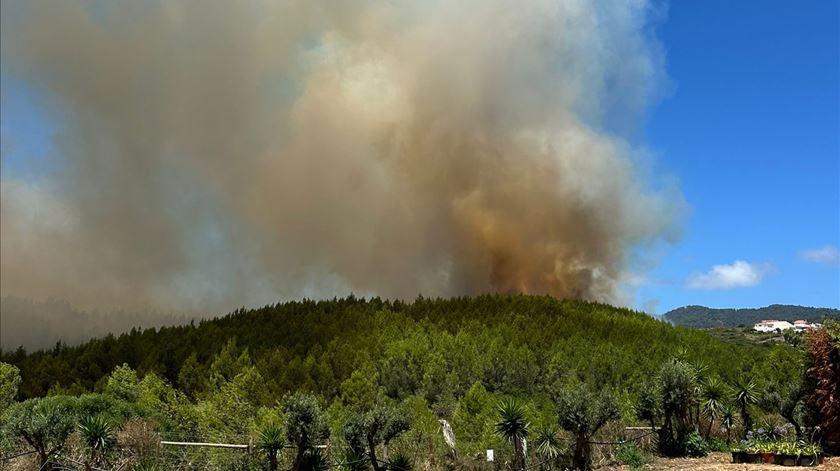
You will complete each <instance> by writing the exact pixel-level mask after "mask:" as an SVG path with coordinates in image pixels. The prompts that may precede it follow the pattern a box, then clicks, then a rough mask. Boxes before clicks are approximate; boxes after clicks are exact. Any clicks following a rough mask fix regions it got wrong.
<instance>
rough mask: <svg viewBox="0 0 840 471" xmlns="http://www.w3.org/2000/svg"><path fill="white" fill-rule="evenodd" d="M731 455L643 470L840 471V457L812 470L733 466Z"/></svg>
mask: <svg viewBox="0 0 840 471" xmlns="http://www.w3.org/2000/svg"><path fill="white" fill-rule="evenodd" d="M731 461H732V455H731V454H729V453H711V454H709V456H707V457H705V458H675V459H668V458H657V459H656V461H654V462H653V463H652V464H649V465H646V466H645V467H644V468H643V469H646V470H651V471H664V470H683V469H684V470H697V471H782V470H785V469H792V470H806V469H814V470H816V471H823V470H825V471H828V470H837V471H840V457H838V458H826V460H825V463H823V464H822V465H820V466H817V467H814V468H800V467H796V468H787V467H784V466H777V465H773V464H733V463H731ZM627 469H629V468H628V467H626V466H607V467H604V468H600V469H599V471H619V470H621V471H624V470H627Z"/></svg>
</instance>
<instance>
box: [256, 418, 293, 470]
mask: <svg viewBox="0 0 840 471" xmlns="http://www.w3.org/2000/svg"><path fill="white" fill-rule="evenodd" d="M284 434H285V430H283V427H281V426H280V425H279V424H277V423H274V422H272V423H269V424H266V425H265V426H263V427H262V428H261V429H260V431H259V437H258V438H259V445H258V446H259V447H260V449H262V450H263V451H265V453H266V455H267V456H268V469H269V470H270V471H277V458H278V455H280V453H281V452H282V451H283V446H284V445H285V444H286V440H285V439H284Z"/></svg>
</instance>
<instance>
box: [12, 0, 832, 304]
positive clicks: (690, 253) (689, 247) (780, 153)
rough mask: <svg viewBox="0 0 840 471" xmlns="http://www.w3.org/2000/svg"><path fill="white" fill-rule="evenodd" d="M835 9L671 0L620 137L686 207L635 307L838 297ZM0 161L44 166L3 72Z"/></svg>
mask: <svg viewBox="0 0 840 471" xmlns="http://www.w3.org/2000/svg"><path fill="white" fill-rule="evenodd" d="M839 21H840V12H838V3H837V2H834V1H817V0H813V1H806V2H793V1H790V0H785V1H781V0H767V1H723V0H711V1H709V0H706V1H675V2H671V3H670V5H668V8H667V15H666V16H665V17H664V18H663V19H662V20H661V21H660V22H658V23H657V25H656V35H657V37H658V38H659V40H660V41H661V43H662V46H663V48H664V52H665V57H666V69H667V75H668V81H667V84H666V85H665V87H666V89H665V91H664V93H663V95H662V97H661V99H660V101H659V102H657V103H656V104H655V105H654V106H653V107H652V108H651V109H650V110H649V113H648V115H647V118H648V120H647V122H646V125H645V127H644V132H642V133H641V134H640V135H638V136H637V137H635V138H634V140H636V139H638V142H634V143H635V144H636V145H639V146H643V147H644V148H645V149H647V150H649V152H650V153H652V154H653V155H654V157H655V159H654V160H655V168H656V173H657V174H659V175H658V176H667V177H673V178H675V179H676V180H677V181H678V182H679V187H680V189H681V191H682V193H683V195H684V197H685V200H686V202H687V204H688V206H689V207H690V213H689V214H688V215H687V217H686V219H685V224H684V227H683V230H682V234H683V235H682V238H681V239H680V240H679V241H678V242H676V243H675V244H674V245H672V246H670V247H668V248H667V250H665V251H663V252H661V253H659V252H658V251H657V256H656V263H657V264H656V265H655V266H654V268H653V269H652V270H651V271H649V272H647V273H646V274H645V276H644V280H643V281H642V282H641V283H638V284H639V286H637V287H635V288H634V289H635V290H636V292H635V296H636V297H635V303H636V307H638V308H645V309H649V310H654V311H655V312H657V313H664V312H666V311H667V310H670V309H672V308H675V307H679V306H682V305H686V304H702V305H707V306H713V307H755V306H763V305H767V304H772V303H791V304H802V305H814V306H833V307H840V263H838V262H839V261H838V258H839V257H840V256H838V253H837V248H838V245H840V167H839V166H838V160H839V158H838V155H840V142H839V139H840V137H839V136H840V118H839V117H838V108H840V76H839V75H838V64H840V57H839V56H840V54H839V53H838V51H839V50H840V31H838V22H839ZM0 127H2V134H3V136H4V139H3V146H4V149H3V154H4V157H3V168H2V170H3V172H4V173H5V172H8V173H10V174H14V175H15V176H16V177H21V176H23V177H31V178H37V177H38V175H40V174H43V173H44V172H49V171H51V170H52V169H53V167H52V166H51V165H50V162H49V160H48V159H47V157H46V156H47V155H48V154H49V149H50V141H51V138H52V134H53V131H54V126H53V125H52V124H51V122H50V120H49V119H48V117H47V116H45V115H43V114H42V113H41V112H40V111H39V103H38V97H37V96H35V95H33V93H32V92H31V91H30V90H29V89H28V88H27V87H26V86H24V85H23V84H21V83H17V82H15V81H14V80H13V79H11V78H9V77H7V76H4V77H3V81H2V107H0Z"/></svg>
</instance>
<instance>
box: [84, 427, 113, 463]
mask: <svg viewBox="0 0 840 471" xmlns="http://www.w3.org/2000/svg"><path fill="white" fill-rule="evenodd" d="M79 435H80V436H81V439H82V443H84V445H85V447H86V448H87V450H86V451H87V453H86V454H87V459H86V460H85V469H86V470H87V471H90V470H91V469H93V465H94V464H99V463H101V462H103V461H104V460H105V457H106V456H107V454H108V453H109V452H110V451H111V450H112V449H113V448H114V445H115V444H116V439H115V438H114V432H113V429H112V428H111V425H110V424H109V423H108V422H107V421H106V420H105V419H104V418H103V417H101V416H98V415H97V416H85V417H82V418H81V419H80V420H79Z"/></svg>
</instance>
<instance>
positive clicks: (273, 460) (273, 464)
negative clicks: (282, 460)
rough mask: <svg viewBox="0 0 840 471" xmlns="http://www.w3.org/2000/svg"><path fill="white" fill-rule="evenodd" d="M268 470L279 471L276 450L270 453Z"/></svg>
mask: <svg viewBox="0 0 840 471" xmlns="http://www.w3.org/2000/svg"><path fill="white" fill-rule="evenodd" d="M268 469H269V471H277V452H276V451H274V450H271V451H269V452H268Z"/></svg>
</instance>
